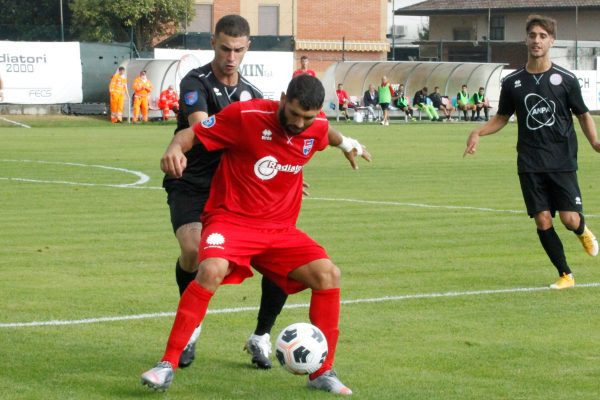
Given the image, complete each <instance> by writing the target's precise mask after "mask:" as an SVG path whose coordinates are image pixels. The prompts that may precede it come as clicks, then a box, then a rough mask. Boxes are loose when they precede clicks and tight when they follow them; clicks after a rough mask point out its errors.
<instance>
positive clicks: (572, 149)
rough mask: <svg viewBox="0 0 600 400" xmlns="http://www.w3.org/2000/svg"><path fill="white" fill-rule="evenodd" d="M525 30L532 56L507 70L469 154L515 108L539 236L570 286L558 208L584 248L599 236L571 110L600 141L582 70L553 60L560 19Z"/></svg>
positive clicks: (594, 141) (535, 19)
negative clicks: (583, 184)
mask: <svg viewBox="0 0 600 400" xmlns="http://www.w3.org/2000/svg"><path fill="white" fill-rule="evenodd" d="M526 32H527V39H526V44H527V50H528V57H527V64H526V65H525V67H523V68H520V69H518V70H516V71H515V72H513V73H512V74H510V75H508V76H506V77H505V78H504V80H503V81H502V90H501V91H500V102H499V105H498V112H497V114H496V115H495V116H494V117H493V118H492V119H491V120H490V121H489V122H487V123H486V124H484V125H483V126H481V127H479V128H476V129H474V130H473V131H472V132H471V134H470V135H469V138H468V140H467V147H466V149H465V153H464V155H467V154H474V153H475V151H476V150H477V145H478V143H479V137H480V136H485V135H490V134H493V133H496V132H498V131H499V130H500V129H502V128H503V127H504V126H505V125H506V124H507V123H508V120H509V118H510V116H511V115H512V114H513V113H516V114H517V121H518V141H517V153H518V157H517V168H518V173H519V181H520V183H521V191H522V193H523V198H524V200H525V205H526V207H527V213H528V214H529V216H530V217H531V218H533V219H534V220H535V224H536V226H537V232H538V236H539V238H540V242H541V243H542V246H543V248H544V250H545V251H546V253H547V254H548V257H549V258H550V261H552V264H554V266H555V267H556V269H557V270H558V274H559V279H558V280H557V281H556V282H555V283H553V284H552V285H550V287H551V288H553V289H565V288H570V287H573V286H574V285H575V280H574V279H573V274H572V273H571V269H570V268H569V265H568V264H567V260H566V257H565V253H564V250H563V245H562V242H561V240H560V238H559V237H558V235H557V234H556V232H555V230H554V227H553V225H552V220H553V217H554V216H555V214H556V211H558V215H559V217H560V220H561V222H562V223H563V224H564V225H565V227H566V228H567V229H568V230H570V231H573V232H574V233H575V234H576V235H577V237H578V238H579V240H580V241H581V243H582V245H583V248H584V249H585V251H586V252H587V253H588V254H589V255H591V256H596V255H597V254H598V241H597V240H596V237H595V236H594V234H593V233H592V232H591V231H590V229H589V228H588V227H587V226H586V224H585V219H584V217H583V214H582V212H583V206H582V199H581V191H580V189H579V184H578V182H577V137H576V135H575V129H574V127H573V118H572V114H574V115H575V116H576V117H577V120H578V121H579V125H580V126H581V129H582V131H583V133H584V135H585V136H586V138H587V140H588V141H589V143H590V145H591V146H592V148H593V149H594V150H596V151H597V152H600V141H598V135H597V132H596V126H595V124H594V121H593V119H592V117H591V115H590V113H589V112H588V108H587V107H586V105H585V103H584V102H583V98H582V96H581V88H580V87H579V82H578V80H577V78H576V77H575V75H573V74H572V73H571V72H569V71H567V70H565V69H564V68H561V67H559V66H557V65H555V64H553V63H552V61H551V60H550V53H549V52H550V48H551V47H552V45H553V44H554V39H555V32H556V21H554V20H553V19H552V18H548V17H544V16H540V15H532V16H530V17H529V18H528V20H527V24H526Z"/></svg>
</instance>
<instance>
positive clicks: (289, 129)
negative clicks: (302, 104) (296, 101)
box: [277, 105, 306, 136]
mask: <svg viewBox="0 0 600 400" xmlns="http://www.w3.org/2000/svg"><path fill="white" fill-rule="evenodd" d="M277 115H278V117H279V123H280V124H281V126H282V127H283V129H284V130H285V131H286V133H288V134H289V135H290V136H296V135H299V134H301V133H302V132H304V129H306V128H304V129H300V128H298V127H297V126H295V125H292V124H289V123H288V120H287V117H286V116H285V105H284V106H283V107H280V108H279V111H278V112H277Z"/></svg>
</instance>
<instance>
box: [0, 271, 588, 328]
mask: <svg viewBox="0 0 600 400" xmlns="http://www.w3.org/2000/svg"><path fill="white" fill-rule="evenodd" d="M595 287H600V282H595V283H583V284H578V285H576V286H575V288H574V289H570V290H577V289H579V288H595ZM549 290H552V289H550V288H549V287H547V286H544V287H529V288H512V289H489V290H471V291H466V292H440V293H417V294H407V295H402V296H384V297H374V298H366V299H355V300H343V301H341V304H342V305H351V304H361V303H381V302H388V301H404V300H415V299H436V298H443V297H466V296H483V295H489V294H506V293H531V292H543V291H549ZM308 306H309V305H308V304H289V305H286V306H284V309H293V308H308ZM257 310H258V307H236V308H221V309H216V310H210V309H209V310H208V312H207V314H232V313H241V312H246V311H257ZM174 316H175V313H174V312H159V313H151V314H136V315H123V316H120V317H98V318H86V319H75V320H51V321H33V322H7V323H0V329H1V328H28V327H38V326H62V325H81V324H95V323H102V322H115V321H131V320H137V319H149V318H165V317H174Z"/></svg>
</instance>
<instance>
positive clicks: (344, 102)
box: [335, 83, 356, 121]
mask: <svg viewBox="0 0 600 400" xmlns="http://www.w3.org/2000/svg"><path fill="white" fill-rule="evenodd" d="M335 94H336V95H337V98H338V107H339V110H340V112H341V113H342V115H343V116H344V118H345V119H346V121H348V109H349V108H354V107H356V106H355V105H354V103H352V101H351V100H350V96H349V95H348V92H346V91H345V90H344V85H343V84H341V83H338V88H337V90H336V91H335Z"/></svg>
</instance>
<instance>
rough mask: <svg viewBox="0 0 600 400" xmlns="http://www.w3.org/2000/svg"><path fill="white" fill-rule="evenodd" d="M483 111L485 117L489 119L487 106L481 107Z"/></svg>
mask: <svg viewBox="0 0 600 400" xmlns="http://www.w3.org/2000/svg"><path fill="white" fill-rule="evenodd" d="M483 113H484V114H485V117H486V118H487V119H489V118H490V110H488V109H487V108H484V109H483Z"/></svg>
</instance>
